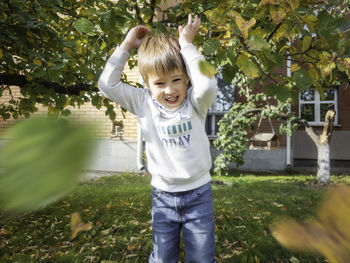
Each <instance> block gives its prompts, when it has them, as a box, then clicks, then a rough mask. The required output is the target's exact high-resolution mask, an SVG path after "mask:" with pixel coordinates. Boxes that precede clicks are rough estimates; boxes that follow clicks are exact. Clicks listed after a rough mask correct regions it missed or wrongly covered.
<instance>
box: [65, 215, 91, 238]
mask: <svg viewBox="0 0 350 263" xmlns="http://www.w3.org/2000/svg"><path fill="white" fill-rule="evenodd" d="M91 228H92V224H91V223H86V224H85V223H83V222H82V221H81V219H80V215H79V213H77V212H75V213H73V214H72V217H71V221H70V229H71V236H70V240H73V239H74V238H75V237H76V236H77V234H78V233H79V232H81V231H89V230H90V229H91Z"/></svg>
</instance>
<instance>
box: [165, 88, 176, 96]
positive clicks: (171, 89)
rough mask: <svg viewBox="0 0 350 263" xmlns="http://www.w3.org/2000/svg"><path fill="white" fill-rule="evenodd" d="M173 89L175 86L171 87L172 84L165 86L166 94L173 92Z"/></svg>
mask: <svg viewBox="0 0 350 263" xmlns="http://www.w3.org/2000/svg"><path fill="white" fill-rule="evenodd" d="M173 91H174V90H173V88H172V87H170V86H167V87H166V88H165V90H164V92H165V94H167V95H170V94H172V93H173Z"/></svg>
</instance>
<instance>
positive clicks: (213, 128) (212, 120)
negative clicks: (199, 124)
mask: <svg viewBox="0 0 350 263" xmlns="http://www.w3.org/2000/svg"><path fill="white" fill-rule="evenodd" d="M216 79H217V82H218V92H217V97H216V100H215V101H214V103H213V104H212V105H211V107H210V109H209V111H208V114H207V118H206V120H205V131H206V132H207V135H208V137H209V138H210V139H214V138H216V134H217V132H218V131H219V124H218V122H219V120H221V118H222V117H223V116H224V114H225V113H226V112H227V111H228V110H229V109H230V108H231V107H232V105H233V102H234V96H235V89H234V86H233V85H231V84H229V83H227V82H225V81H224V80H223V78H222V75H221V73H219V74H218V75H217V76H216Z"/></svg>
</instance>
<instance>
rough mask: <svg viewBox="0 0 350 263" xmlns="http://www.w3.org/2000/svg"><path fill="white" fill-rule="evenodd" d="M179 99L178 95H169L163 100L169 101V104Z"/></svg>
mask: <svg viewBox="0 0 350 263" xmlns="http://www.w3.org/2000/svg"><path fill="white" fill-rule="evenodd" d="M178 99H179V96H176V97H171V98H166V99H165V100H166V101H167V102H168V103H170V104H175V103H176V102H177V100H178Z"/></svg>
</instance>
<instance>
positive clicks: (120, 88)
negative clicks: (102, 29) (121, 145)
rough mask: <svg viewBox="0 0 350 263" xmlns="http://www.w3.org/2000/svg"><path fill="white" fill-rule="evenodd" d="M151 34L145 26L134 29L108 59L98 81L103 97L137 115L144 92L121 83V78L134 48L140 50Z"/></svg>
mask: <svg viewBox="0 0 350 263" xmlns="http://www.w3.org/2000/svg"><path fill="white" fill-rule="evenodd" d="M149 32H150V29H148V28H147V27H145V26H136V27H134V28H132V29H131V30H130V31H129V32H128V34H127V35H126V37H125V39H124V41H123V42H122V44H121V45H120V46H119V47H117V48H116V50H115V51H114V52H113V54H112V56H111V57H110V58H109V59H108V61H107V63H106V65H105V67H104V69H103V71H102V74H101V76H100V78H99V80H98V87H99V89H100V91H101V92H102V93H103V95H105V96H106V97H108V98H109V99H111V100H113V101H115V102H117V103H118V104H120V105H121V106H122V107H124V108H126V109H127V110H129V111H131V112H133V113H135V114H136V113H137V109H138V106H139V104H140V100H141V98H142V94H141V93H142V91H141V89H137V88H135V87H132V86H130V85H128V84H126V83H123V82H121V81H120V77H121V74H122V71H123V69H124V65H125V63H126V61H127V60H128V58H129V55H130V54H129V52H130V51H131V49H133V48H138V47H139V46H140V45H141V43H142V41H143V40H144V39H145V37H146V35H147V34H148V33H149Z"/></svg>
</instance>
